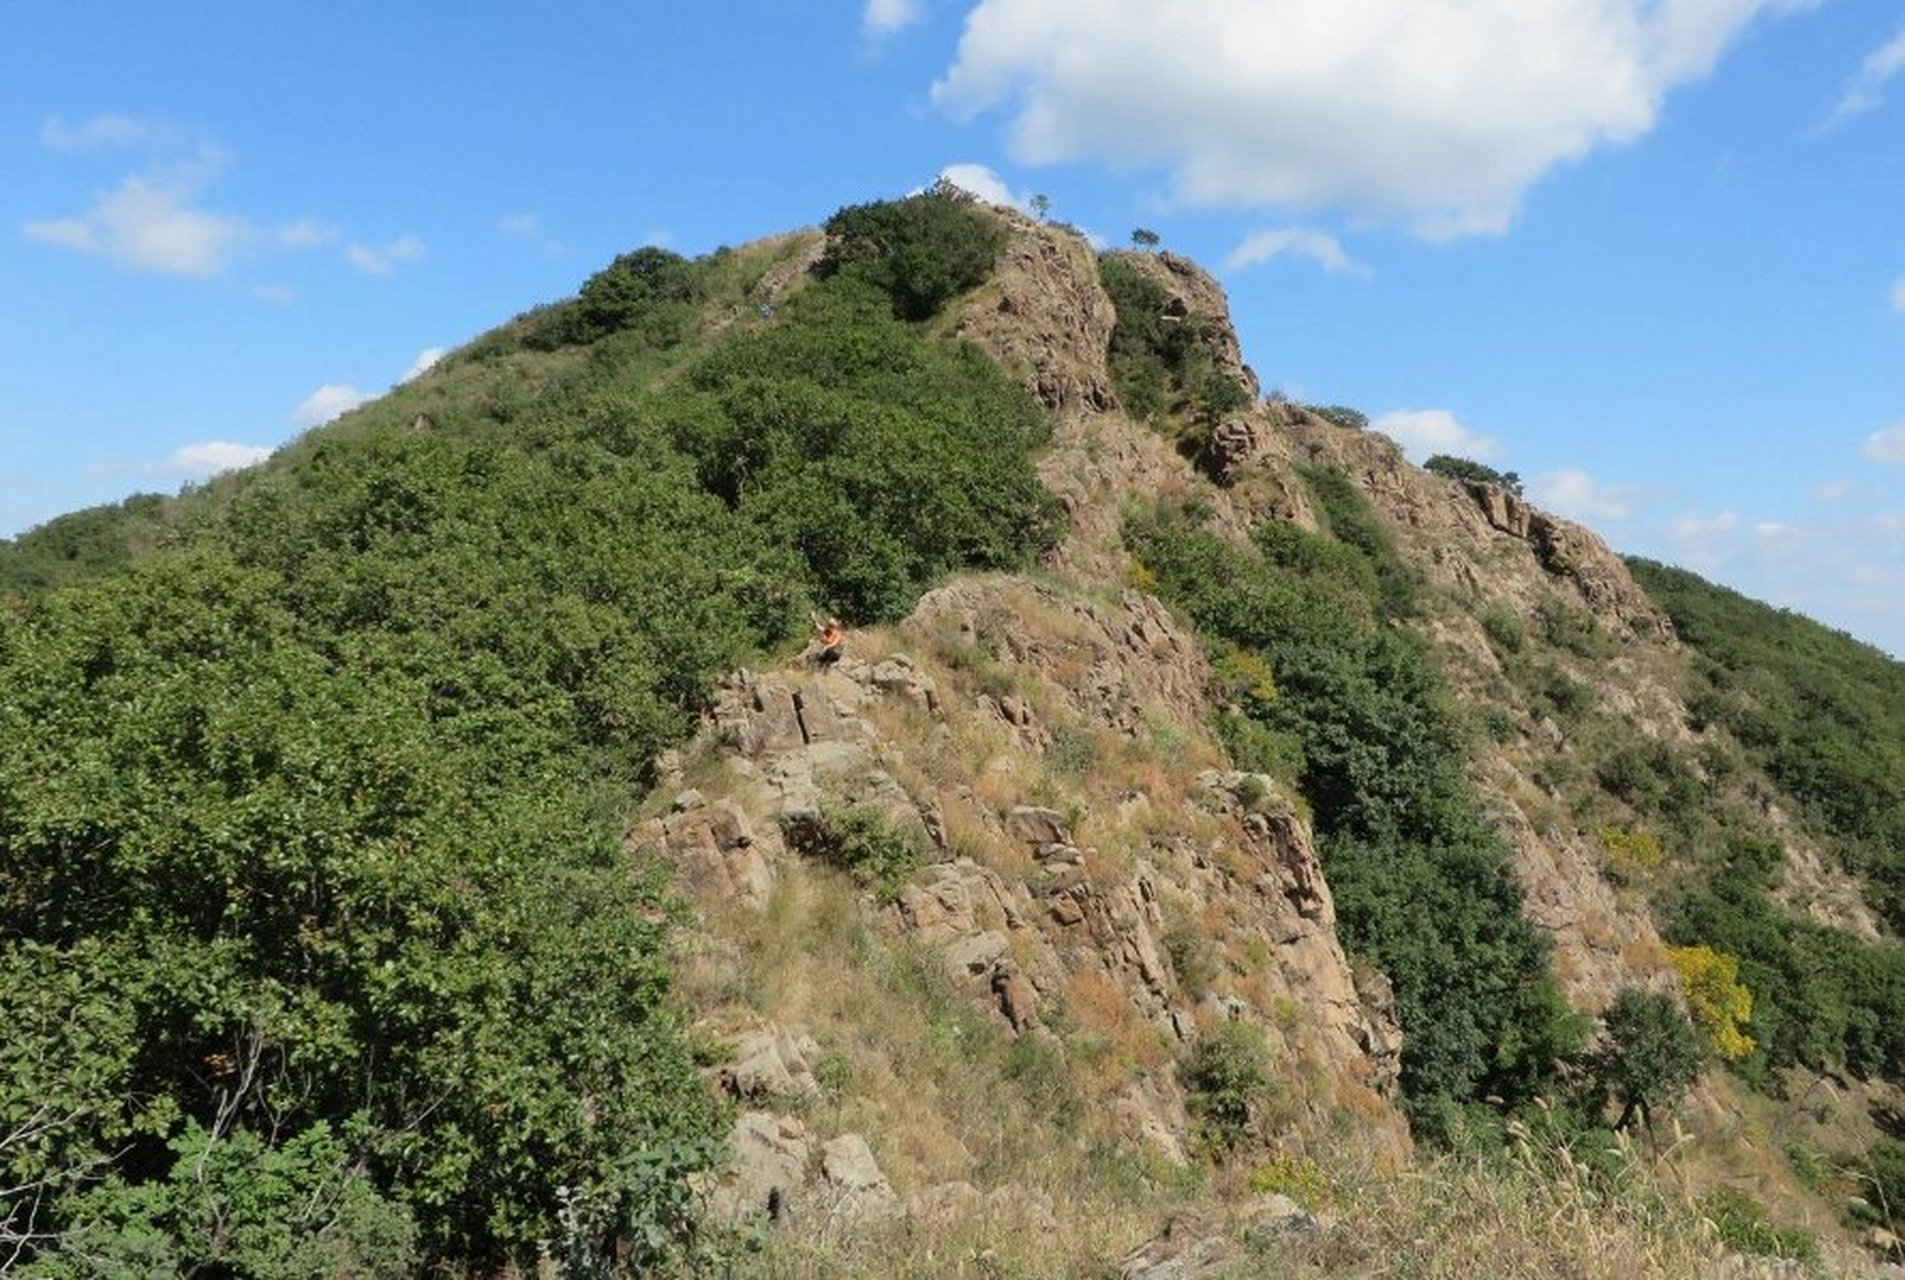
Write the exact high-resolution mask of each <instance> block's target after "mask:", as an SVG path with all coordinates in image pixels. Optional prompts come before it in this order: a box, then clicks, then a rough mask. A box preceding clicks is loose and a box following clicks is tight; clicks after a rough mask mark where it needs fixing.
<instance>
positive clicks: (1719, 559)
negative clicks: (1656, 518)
mask: <svg viewBox="0 0 1905 1280" xmlns="http://www.w3.org/2000/svg"><path fill="white" fill-rule="evenodd" d="M1739 527H1740V518H1739V517H1738V516H1736V515H1734V514H1733V513H1732V512H1731V511H1723V512H1721V513H1720V514H1719V515H1717V516H1709V517H1705V518H1701V517H1698V516H1683V517H1681V518H1680V519H1678V520H1676V521H1674V522H1673V523H1672V524H1671V525H1669V526H1667V537H1668V539H1669V540H1670V541H1671V542H1672V543H1673V547H1674V557H1673V558H1674V559H1675V560H1676V561H1678V562H1679V563H1681V564H1684V565H1686V566H1688V567H1689V568H1691V569H1693V570H1694V571H1695V572H1697V573H1703V574H1706V575H1708V576H1709V577H1711V576H1713V575H1716V574H1718V573H1721V572H1722V571H1724V570H1725V568H1726V567H1727V566H1728V565H1729V564H1731V563H1732V562H1733V561H1734V560H1736V559H1737V558H1738V557H1739V554H1740V547H1739V545H1738V543H1737V541H1736V540H1735V538H1734V537H1733V535H1734V533H1736V532H1737V531H1738V530H1739Z"/></svg>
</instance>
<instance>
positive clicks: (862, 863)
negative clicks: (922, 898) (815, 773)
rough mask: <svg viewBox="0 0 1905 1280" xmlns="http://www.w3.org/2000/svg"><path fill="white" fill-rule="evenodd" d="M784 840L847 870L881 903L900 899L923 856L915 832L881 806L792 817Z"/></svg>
mask: <svg viewBox="0 0 1905 1280" xmlns="http://www.w3.org/2000/svg"><path fill="white" fill-rule="evenodd" d="M787 842H788V844H789V846H791V847H792V848H793V849H794V850H795V852H797V853H800V854H802V855H804V856H806V857H809V858H815V859H818V860H819V861H821V862H825V863H827V864H828V865H829V866H833V867H838V868H839V869H840V870H842V871H844V872H846V873H847V874H848V875H850V876H852V877H853V878H854V880H855V881H856V882H858V883H859V884H860V885H861V886H862V887H863V888H866V889H870V890H872V891H873V893H874V894H875V896H877V897H878V898H879V899H880V900H881V902H883V903H890V902H893V901H895V900H897V899H898V897H899V894H900V890H901V889H902V888H903V887H905V884H906V880H907V877H908V876H910V875H911V874H912V873H913V872H914V871H915V870H917V869H918V868H919V865H920V862H921V861H922V852H921V849H920V841H919V839H918V838H917V837H916V836H914V835H913V834H911V833H909V832H908V831H906V830H905V829H904V828H902V827H900V826H898V825H896V824H895V823H894V822H893V820H892V819H891V818H889V817H888V816H887V815H885V814H883V813H881V812H880V811H879V810H877V809H869V808H864V807H860V806H848V807H845V808H830V809H828V810H825V811H824V812H822V813H820V814H819V815H817V816H814V817H808V818H803V819H801V820H800V821H797V822H790V823H789V824H788V828H787Z"/></svg>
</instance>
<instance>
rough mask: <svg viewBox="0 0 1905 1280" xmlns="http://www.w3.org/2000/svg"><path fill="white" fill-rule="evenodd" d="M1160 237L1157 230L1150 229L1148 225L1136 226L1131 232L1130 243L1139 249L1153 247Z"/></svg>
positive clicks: (1160, 239) (1155, 246) (1156, 244)
mask: <svg viewBox="0 0 1905 1280" xmlns="http://www.w3.org/2000/svg"><path fill="white" fill-rule="evenodd" d="M1162 239H1163V238H1162V237H1161V236H1159V235H1158V233H1157V232H1155V231H1153V230H1151V228H1149V227H1138V228H1136V229H1135V230H1133V231H1132V233H1131V243H1132V245H1133V246H1135V247H1137V248H1139V249H1155V248H1157V247H1158V245H1159V243H1160V242H1161V241H1162Z"/></svg>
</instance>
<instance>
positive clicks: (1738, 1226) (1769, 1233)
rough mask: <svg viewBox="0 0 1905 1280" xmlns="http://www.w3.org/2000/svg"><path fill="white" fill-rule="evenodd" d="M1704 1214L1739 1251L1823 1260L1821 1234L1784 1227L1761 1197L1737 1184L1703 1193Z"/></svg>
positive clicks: (1701, 1206) (1723, 1239)
mask: <svg viewBox="0 0 1905 1280" xmlns="http://www.w3.org/2000/svg"><path fill="white" fill-rule="evenodd" d="M1699 1209H1700V1214H1701V1216H1702V1217H1704V1218H1705V1219H1706V1220H1707V1221H1709V1222H1711V1223H1712V1224H1713V1227H1714V1230H1715V1231H1717V1232H1718V1233H1719V1236H1720V1243H1722V1244H1724V1245H1725V1246H1726V1247H1727V1248H1729V1249H1732V1250H1734V1251H1735V1252H1737V1253H1748V1254H1754V1255H1757V1256H1759V1257H1762V1258H1787V1259H1790V1260H1792V1261H1794V1262H1804V1263H1817V1262H1818V1261H1819V1237H1818V1236H1817V1235H1815V1234H1813V1233H1812V1232H1810V1231H1808V1230H1806V1229H1805V1228H1804V1227H1782V1226H1779V1225H1777V1224H1776V1223H1774V1222H1773V1221H1772V1220H1771V1219H1770V1218H1768V1217H1767V1216H1766V1208H1765V1206H1764V1205H1762V1204H1760V1202H1759V1201H1757V1200H1755V1199H1753V1197H1752V1196H1749V1195H1747V1194H1746V1193H1745V1192H1744V1191H1741V1190H1739V1189H1738V1188H1736V1187H1721V1188H1720V1189H1719V1190H1717V1191H1713V1192H1710V1193H1708V1194H1707V1195H1704V1196H1702V1197H1700V1204H1699Z"/></svg>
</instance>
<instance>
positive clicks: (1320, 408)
mask: <svg viewBox="0 0 1905 1280" xmlns="http://www.w3.org/2000/svg"><path fill="white" fill-rule="evenodd" d="M1304 407H1305V408H1307V409H1308V410H1309V411H1310V412H1311V413H1313V414H1315V415H1316V416H1317V417H1319V418H1321V419H1323V420H1324V421H1325V422H1329V423H1333V424H1335V425H1336V426H1339V427H1341V428H1343V430H1345V431H1367V430H1368V429H1369V415H1368V414H1366V413H1364V412H1363V411H1362V410H1361V409H1352V408H1350V407H1349V406H1348V405H1343V404H1312V405H1305V406H1304Z"/></svg>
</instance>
